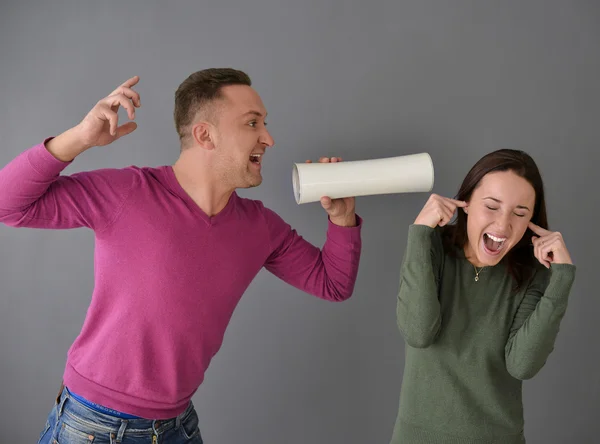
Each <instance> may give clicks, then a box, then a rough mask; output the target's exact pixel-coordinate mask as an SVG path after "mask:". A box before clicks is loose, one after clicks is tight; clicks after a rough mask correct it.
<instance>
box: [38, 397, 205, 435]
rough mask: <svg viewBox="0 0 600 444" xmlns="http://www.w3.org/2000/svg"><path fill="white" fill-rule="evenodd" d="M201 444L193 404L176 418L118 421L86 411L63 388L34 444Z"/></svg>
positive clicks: (114, 417)
mask: <svg viewBox="0 0 600 444" xmlns="http://www.w3.org/2000/svg"><path fill="white" fill-rule="evenodd" d="M92 443H93V444H142V443H143V444H202V437H201V436H200V429H199V428H198V415H197V414H196V410H195V409H194V406H193V404H192V403H191V402H190V405H189V406H188V407H187V409H186V410H185V412H183V413H182V414H181V415H179V416H177V417H176V418H172V419H165V420H151V419H121V418H118V417H116V416H111V415H106V414H104V413H99V412H97V411H95V410H92V409H90V408H89V407H87V406H86V405H84V404H82V403H81V402H79V401H77V400H76V399H75V398H73V397H72V396H71V394H70V393H69V390H68V389H67V388H64V389H63V391H62V393H61V394H60V395H59V397H58V398H57V400H56V403H55V404H54V407H53V408H52V410H51V411H50V414H49V415H48V420H47V421H46V426H45V427H44V430H43V431H42V433H41V435H40V440H39V441H38V444H92Z"/></svg>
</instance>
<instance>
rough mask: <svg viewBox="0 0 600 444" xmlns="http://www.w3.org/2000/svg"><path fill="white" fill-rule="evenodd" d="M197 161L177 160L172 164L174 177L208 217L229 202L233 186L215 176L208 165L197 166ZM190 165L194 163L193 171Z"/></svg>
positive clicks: (215, 213) (219, 210)
mask: <svg viewBox="0 0 600 444" xmlns="http://www.w3.org/2000/svg"><path fill="white" fill-rule="evenodd" d="M198 164H199V162H192V161H190V159H185V160H184V159H182V158H181V157H180V158H179V160H178V161H177V162H176V163H175V165H173V172H174V173H175V178H176V179H177V181H178V182H179V185H180V186H181V188H183V190H184V191H185V192H186V193H187V194H188V195H189V196H190V197H191V199H192V200H193V201H194V202H195V203H196V205H198V207H200V209H201V210H202V211H203V212H204V213H205V214H206V215H207V216H209V217H213V216H215V215H217V214H218V213H220V212H221V211H222V210H223V208H225V206H226V205H227V203H228V202H229V199H230V197H231V195H232V194H233V192H234V191H235V188H232V187H230V186H227V185H226V184H224V183H223V182H222V180H219V178H218V177H215V175H214V171H211V168H210V167H209V166H208V165H202V164H200V165H201V166H200V167H198ZM190 165H194V168H193V171H192V168H190Z"/></svg>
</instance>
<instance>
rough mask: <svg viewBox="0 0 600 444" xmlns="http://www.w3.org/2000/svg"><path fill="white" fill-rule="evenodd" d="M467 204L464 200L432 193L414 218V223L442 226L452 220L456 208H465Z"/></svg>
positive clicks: (432, 226)
mask: <svg viewBox="0 0 600 444" xmlns="http://www.w3.org/2000/svg"><path fill="white" fill-rule="evenodd" d="M467 205H468V204H467V202H464V201H460V200H455V199H450V198H448V197H442V196H439V195H437V194H432V195H431V196H429V199H427V202H426V203H425V206H424V207H423V209H422V210H421V212H420V213H419V215H418V216H417V218H416V219H415V225H427V226H428V227H431V228H435V227H436V226H437V225H439V226H440V227H443V226H444V225H446V224H447V223H448V222H450V221H451V220H452V217H453V216H454V212H455V211H456V209H457V208H459V207H460V208H465V207H466V206H467Z"/></svg>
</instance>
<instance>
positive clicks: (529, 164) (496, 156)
mask: <svg viewBox="0 0 600 444" xmlns="http://www.w3.org/2000/svg"><path fill="white" fill-rule="evenodd" d="M496 171H512V172H513V173H515V174H517V175H518V176H520V177H522V178H523V179H525V180H526V181H527V182H529V183H530V184H531V186H532V187H533V189H534V190H535V206H534V209H533V216H532V218H531V221H532V222H533V223H534V224H536V225H539V226H540V227H542V228H545V229H548V218H547V215H546V199H545V197H544V183H543V181H542V176H541V175H540V172H539V170H538V167H537V165H536V163H535V162H534V160H533V159H532V158H531V156H530V155H529V154H527V153H525V152H523V151H519V150H511V149H501V150H497V151H494V152H492V153H489V154H487V155H485V156H483V157H482V158H481V159H480V160H479V161H478V162H477V163H476V164H475V165H474V166H473V168H471V170H470V171H469V172H468V173H467V175H466V176H465V178H464V180H463V183H462V185H461V186H460V189H459V190H458V194H457V195H456V196H455V199H457V200H462V201H469V200H470V199H471V195H472V194H473V191H474V190H475V189H476V188H477V187H478V186H479V183H480V182H481V179H483V177H484V176H485V175H486V174H488V173H492V172H496ZM467 217H468V216H467V215H466V214H465V212H464V211H462V210H461V209H459V210H458V211H457V217H456V221H455V222H454V223H453V224H451V225H446V226H445V227H443V229H442V230H443V231H442V232H443V239H444V247H445V249H446V251H447V252H448V253H449V254H452V253H453V252H454V251H455V250H456V249H457V248H458V249H460V250H462V249H463V248H464V247H465V246H466V245H467V243H468V241H469V239H468V235H467ZM533 235H534V233H533V232H532V231H530V230H529V229H528V230H527V231H525V234H524V235H523V238H522V239H521V240H520V241H519V242H518V243H517V245H515V246H514V247H513V248H512V249H511V250H510V251H509V252H508V254H507V255H506V256H505V257H504V259H503V260H505V261H506V263H507V266H508V271H509V273H510V274H511V275H512V277H513V278H514V279H515V281H516V289H519V288H521V286H522V285H523V284H524V283H525V282H527V280H528V279H529V278H531V276H532V275H533V272H534V269H535V267H536V263H537V259H536V258H535V256H534V254H533V248H532V246H531V236H533Z"/></svg>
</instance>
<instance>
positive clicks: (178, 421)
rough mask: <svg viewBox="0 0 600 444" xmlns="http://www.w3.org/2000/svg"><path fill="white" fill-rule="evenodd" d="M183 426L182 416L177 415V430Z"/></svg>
mask: <svg viewBox="0 0 600 444" xmlns="http://www.w3.org/2000/svg"><path fill="white" fill-rule="evenodd" d="M180 426H181V415H177V417H176V418H175V429H178V428H179V427H180Z"/></svg>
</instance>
